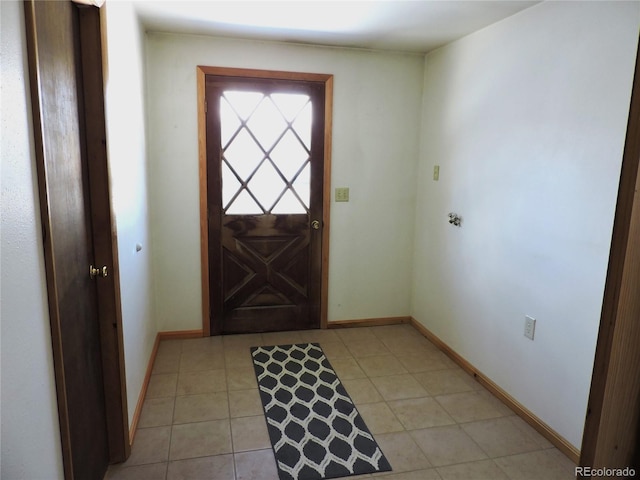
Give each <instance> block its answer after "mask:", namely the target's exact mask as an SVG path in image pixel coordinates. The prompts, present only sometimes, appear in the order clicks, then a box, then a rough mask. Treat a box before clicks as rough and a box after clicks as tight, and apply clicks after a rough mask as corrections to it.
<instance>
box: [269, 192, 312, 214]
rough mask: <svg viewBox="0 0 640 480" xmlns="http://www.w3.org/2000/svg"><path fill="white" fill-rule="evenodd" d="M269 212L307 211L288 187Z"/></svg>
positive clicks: (289, 212) (290, 212)
mask: <svg viewBox="0 0 640 480" xmlns="http://www.w3.org/2000/svg"><path fill="white" fill-rule="evenodd" d="M271 213H275V214H285V213H286V214H292V213H307V209H306V208H305V206H304V205H302V203H300V200H298V198H297V197H296V196H295V195H294V194H293V192H292V191H291V190H289V189H287V191H286V192H285V194H284V195H283V196H282V198H281V199H280V201H279V202H278V203H277V204H276V205H275V207H273V209H272V210H271Z"/></svg>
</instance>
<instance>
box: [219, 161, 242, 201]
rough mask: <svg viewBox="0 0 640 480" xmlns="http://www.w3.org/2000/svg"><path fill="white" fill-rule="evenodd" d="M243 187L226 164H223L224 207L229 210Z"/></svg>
mask: <svg viewBox="0 0 640 480" xmlns="http://www.w3.org/2000/svg"><path fill="white" fill-rule="evenodd" d="M241 187H242V185H241V184H240V182H239V181H238V179H237V178H236V176H235V175H234V174H233V172H232V171H231V169H230V168H229V167H228V166H227V164H226V163H225V162H222V207H223V208H225V209H226V208H227V206H228V205H229V202H230V201H231V199H232V198H233V196H234V195H235V194H236V193H237V192H238V190H240V188H241Z"/></svg>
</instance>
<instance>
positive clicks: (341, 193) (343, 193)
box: [336, 187, 349, 202]
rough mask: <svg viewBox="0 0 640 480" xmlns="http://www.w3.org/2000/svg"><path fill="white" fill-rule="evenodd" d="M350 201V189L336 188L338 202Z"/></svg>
mask: <svg viewBox="0 0 640 480" xmlns="http://www.w3.org/2000/svg"><path fill="white" fill-rule="evenodd" d="M348 201H349V187H338V188H336V202H348Z"/></svg>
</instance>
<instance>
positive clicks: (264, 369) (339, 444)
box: [251, 343, 391, 480]
mask: <svg viewBox="0 0 640 480" xmlns="http://www.w3.org/2000/svg"><path fill="white" fill-rule="evenodd" d="M251 355H252V357H253V364H254V368H255V371H256V376H257V378H258V388H259V389H260V397H261V398H262V405H263V407H264V412H265V415H266V418H267V428H268V430H269V437H270V439H271V444H272V445H273V451H274V453H275V458H276V463H277V466H278V473H279V475H280V479H281V480H291V479H294V480H312V479H323V478H336V477H345V476H350V475H361V474H365V473H375V472H387V471H390V470H391V465H389V462H388V461H387V459H386V458H385V456H384V454H383V453H382V451H381V450H380V447H378V444H377V443H376V441H375V440H374V438H373V435H371V433H370V432H369V429H368V428H367V426H366V425H365V423H364V421H363V420H362V417H361V416H360V414H359V413H358V411H357V410H356V407H355V405H354V404H353V402H352V401H351V398H350V397H349V395H348V394H347V392H346V390H345V389H344V387H343V386H342V383H340V380H339V379H338V377H337V376H336V373H335V372H334V371H333V368H331V365H330V364H329V361H328V360H327V358H326V357H325V355H324V352H323V351H322V349H321V348H320V345H318V344H317V343H304V344H296V345H278V346H272V347H252V348H251Z"/></svg>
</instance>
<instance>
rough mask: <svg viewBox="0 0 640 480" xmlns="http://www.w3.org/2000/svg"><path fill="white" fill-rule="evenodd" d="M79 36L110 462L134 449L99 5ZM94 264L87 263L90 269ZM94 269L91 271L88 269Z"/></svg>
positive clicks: (56, 323)
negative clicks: (100, 269)
mask: <svg viewBox="0 0 640 480" xmlns="http://www.w3.org/2000/svg"><path fill="white" fill-rule="evenodd" d="M34 8H35V7H34V0H25V2H24V13H25V25H26V37H27V56H28V64H29V84H30V94H31V105H32V107H31V108H32V115H33V119H32V122H33V125H34V145H35V148H34V151H35V164H36V172H37V179H38V197H39V205H40V216H41V221H42V229H43V250H44V260H45V274H46V285H47V299H48V307H49V317H50V324H51V342H52V349H53V368H54V372H55V383H56V393H57V405H58V416H59V422H60V438H61V447H62V459H63V470H64V475H65V478H66V479H72V478H73V477H74V474H73V452H72V448H71V437H70V426H69V417H70V412H69V410H68V404H67V397H66V387H65V382H66V380H65V377H64V368H63V356H64V351H63V346H62V336H61V325H60V312H59V297H58V285H57V276H56V270H55V265H56V259H55V250H54V246H53V239H52V237H51V230H52V222H51V217H50V213H49V203H48V202H49V191H51V190H52V189H53V188H54V185H51V184H50V182H49V181H48V177H47V175H46V164H45V158H46V146H45V145H44V142H43V131H44V130H43V129H44V125H43V119H42V116H41V110H40V108H41V107H40V105H41V96H40V88H39V83H40V72H39V66H38V65H39V64H38V59H37V24H36V18H35V10H34ZM74 8H77V9H78V23H79V31H78V35H79V37H80V38H81V40H80V42H79V43H80V44H81V48H79V52H78V53H79V55H80V57H81V61H80V62H79V63H80V65H79V68H81V69H82V72H83V75H82V77H83V78H82V82H81V83H80V90H81V91H80V96H81V98H80V99H79V101H80V102H81V103H82V105H83V109H82V111H84V116H83V117H80V118H79V122H80V124H81V125H82V127H81V132H82V134H83V136H84V138H83V139H82V140H81V141H82V142H83V144H84V149H85V154H87V155H90V158H91V161H88V162H87V166H88V170H89V171H88V172H87V174H88V175H87V176H88V179H89V185H90V187H89V196H90V204H91V206H90V215H91V217H92V225H93V231H92V237H93V238H92V241H93V243H94V256H95V260H96V262H99V263H98V264H99V265H105V266H107V269H108V271H109V276H108V277H106V278H101V279H100V283H101V288H100V289H97V292H98V293H97V314H98V321H99V323H100V344H101V351H102V369H103V379H104V393H105V416H106V419H105V421H106V423H107V437H108V438H107V440H108V446H109V462H110V463H116V462H123V461H125V460H126V459H127V457H128V456H129V455H130V453H131V445H130V443H129V429H128V413H127V396H126V378H125V372H124V343H123V337H122V309H121V301H120V277H119V271H118V255H117V236H116V233H115V228H114V223H113V214H112V209H111V199H110V194H109V191H110V189H109V175H108V161H107V151H106V143H105V139H106V133H105V132H106V130H105V118H104V91H103V83H102V82H103V76H102V39H101V30H100V11H99V10H98V9H97V8H96V7H87V6H78V5H75V7H74ZM87 268H88V266H87ZM87 274H88V272H87Z"/></svg>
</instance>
